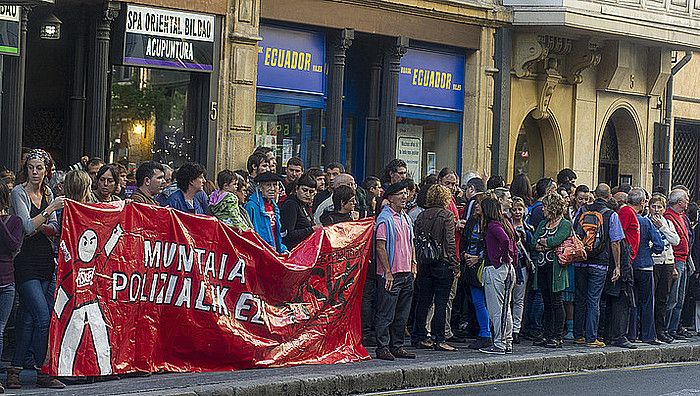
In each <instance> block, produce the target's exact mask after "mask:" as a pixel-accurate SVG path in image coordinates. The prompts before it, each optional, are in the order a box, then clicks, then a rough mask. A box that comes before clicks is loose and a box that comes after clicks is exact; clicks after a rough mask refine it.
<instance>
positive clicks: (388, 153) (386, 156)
mask: <svg viewBox="0 0 700 396" xmlns="http://www.w3.org/2000/svg"><path fill="white" fill-rule="evenodd" d="M407 50H408V37H397V38H396V42H395V43H394V44H392V45H391V46H390V47H388V48H387V49H386V51H385V52H384V83H383V84H382V107H381V117H380V123H381V124H380V125H381V127H380V134H379V143H380V148H379V162H380V168H381V167H382V166H384V164H385V163H387V162H389V161H390V160H392V159H393V158H395V157H396V109H397V107H398V104H399V73H400V72H401V57H403V56H404V54H405V53H406V51H407Z"/></svg>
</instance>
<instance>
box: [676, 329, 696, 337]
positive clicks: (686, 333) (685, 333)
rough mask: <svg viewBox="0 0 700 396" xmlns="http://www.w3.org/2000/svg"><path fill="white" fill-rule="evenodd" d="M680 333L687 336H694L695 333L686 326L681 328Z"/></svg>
mask: <svg viewBox="0 0 700 396" xmlns="http://www.w3.org/2000/svg"><path fill="white" fill-rule="evenodd" d="M678 334H680V335H682V336H683V337H685V338H693V334H692V333H691V332H689V331H688V329H686V328H681V329H680V330H679V331H678Z"/></svg>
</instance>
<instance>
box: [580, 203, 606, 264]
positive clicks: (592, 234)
mask: <svg viewBox="0 0 700 396" xmlns="http://www.w3.org/2000/svg"><path fill="white" fill-rule="evenodd" d="M609 211H610V209H608V208H605V209H603V210H602V211H600V212H598V211H595V210H586V211H584V212H582V213H581V214H580V215H579V216H578V218H577V219H576V221H575V222H574V232H575V233H576V235H577V236H578V237H579V238H581V241H582V242H583V246H584V248H585V249H586V254H587V255H588V258H589V259H591V258H595V257H597V256H598V255H600V254H601V253H603V252H605V250H606V249H607V248H608V233H607V232H606V230H605V222H606V221H607V219H606V216H605V215H606V214H607V213H608V212H609Z"/></svg>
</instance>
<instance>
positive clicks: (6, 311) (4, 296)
mask: <svg viewBox="0 0 700 396" xmlns="http://www.w3.org/2000/svg"><path fill="white" fill-rule="evenodd" d="M14 301H15V284H14V283H11V284H9V285H7V286H5V287H0V356H2V351H3V346H4V345H3V341H4V340H3V334H4V333H5V325H6V324H7V320H8V319H9V318H10V312H12V304H13V303H14Z"/></svg>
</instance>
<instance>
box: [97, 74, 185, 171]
mask: <svg viewBox="0 0 700 396" xmlns="http://www.w3.org/2000/svg"><path fill="white" fill-rule="evenodd" d="M111 88H112V98H111V104H110V126H111V128H110V133H109V137H110V139H109V158H108V159H109V161H110V162H117V161H119V162H122V163H128V164H129V165H130V167H132V166H138V164H140V163H141V162H144V161H149V160H155V161H159V162H161V163H165V164H169V165H172V166H174V167H178V166H180V165H182V164H183V163H185V162H188V161H194V160H195V158H194V157H195V152H196V151H195V148H196V145H197V142H196V139H195V127H194V125H195V124H196V122H197V120H195V119H193V118H195V114H197V112H196V111H195V110H194V109H189V107H190V106H191V102H192V101H193V99H194V95H193V94H192V92H194V90H196V89H197V82H196V81H194V79H191V77H190V73H188V72H179V71H171V70H159V69H148V68H139V67H124V66H114V67H113V69H112V87H111Z"/></svg>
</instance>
